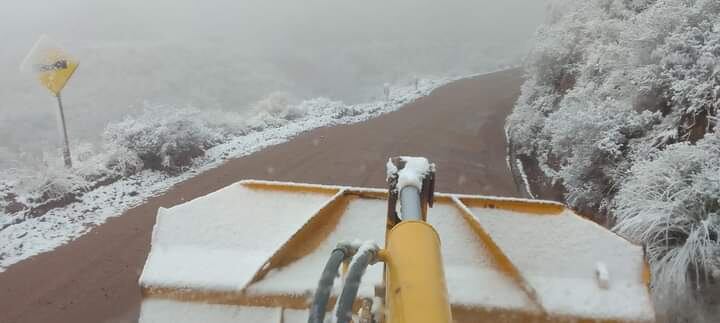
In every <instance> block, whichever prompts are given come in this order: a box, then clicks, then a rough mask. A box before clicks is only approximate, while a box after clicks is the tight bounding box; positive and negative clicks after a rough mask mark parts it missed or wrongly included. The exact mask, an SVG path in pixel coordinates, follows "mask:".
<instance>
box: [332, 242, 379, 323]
mask: <svg viewBox="0 0 720 323" xmlns="http://www.w3.org/2000/svg"><path fill="white" fill-rule="evenodd" d="M376 252H377V251H376V250H374V249H370V248H368V249H364V250H361V251H358V253H356V254H355V257H353V261H352V264H350V270H349V271H348V274H347V277H346V278H345V286H343V290H342V293H340V298H339V299H338V303H337V306H336V310H335V318H336V322H337V323H348V322H350V320H351V319H352V306H353V304H354V303H355V298H356V297H357V293H358V289H359V288H360V281H361V280H362V276H363V274H365V269H367V267H368V266H369V265H370V262H371V261H373V259H374V258H375V253H376Z"/></svg>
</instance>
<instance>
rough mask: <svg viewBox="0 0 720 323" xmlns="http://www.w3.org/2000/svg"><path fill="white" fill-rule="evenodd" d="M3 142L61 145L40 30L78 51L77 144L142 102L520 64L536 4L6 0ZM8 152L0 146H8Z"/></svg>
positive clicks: (210, 99) (234, 104) (310, 92)
mask: <svg viewBox="0 0 720 323" xmlns="http://www.w3.org/2000/svg"><path fill="white" fill-rule="evenodd" d="M0 5H1V6H0V40H2V45H0V149H4V150H6V151H8V150H9V151H12V152H15V153H16V152H18V151H20V150H24V151H38V150H40V149H54V148H55V147H57V145H58V138H57V129H56V121H55V111H56V105H55V101H54V98H53V97H52V96H51V95H50V94H49V92H47V90H45V89H43V88H41V87H40V85H39V84H38V83H37V81H36V80H35V79H34V78H33V77H32V76H31V75H24V74H21V73H20V72H19V69H18V66H19V65H20V63H21V61H22V60H23V58H24V56H25V55H26V54H27V52H28V51H29V50H30V48H31V47H32V45H33V43H34V42H35V41H36V40H37V39H38V38H39V37H40V35H41V34H47V35H48V36H49V37H51V38H52V39H53V40H54V41H56V42H58V43H59V44H61V46H62V47H63V48H64V49H66V50H67V51H68V52H70V53H71V54H72V55H74V56H75V57H76V58H78V59H79V60H80V68H79V69H78V70H77V72H76V74H75V76H74V78H73V79H72V80H71V81H70V82H69V84H68V86H67V87H66V89H65V90H64V92H63V101H64V103H65V106H66V117H67V121H68V129H69V134H70V137H71V140H73V141H75V142H77V141H89V142H96V141H97V138H98V136H99V134H100V133H101V132H102V129H103V128H104V127H105V125H106V124H107V123H108V122H112V121H116V120H119V119H121V118H122V117H123V116H124V115H128V114H131V113H137V112H138V110H139V109H141V108H142V107H143V104H144V103H145V102H151V103H153V104H166V105H172V106H195V107H198V108H201V109H223V110H231V111H239V112H243V111H249V107H250V106H251V105H252V104H253V102H256V101H258V100H260V99H262V98H263V97H266V96H267V95H268V94H270V93H272V92H276V91H282V92H287V93H289V94H290V95H291V97H292V98H293V99H295V100H302V99H308V98H313V97H318V96H326V97H330V98H333V99H338V100H344V101H346V102H350V103H353V102H364V101H368V100H373V99H374V98H375V97H379V96H380V95H381V93H382V84H383V83H386V82H388V83H391V84H402V83H403V82H409V80H410V79H411V78H413V77H441V76H451V75H466V74H470V73H478V72H484V71H489V70H494V69H497V68H498V67H500V66H505V65H509V64H517V63H518V62H519V61H520V60H521V59H522V58H523V56H524V55H525V52H526V51H527V49H528V48H529V47H530V45H531V43H530V42H531V39H532V36H533V33H534V31H535V29H536V28H537V26H538V25H539V24H540V23H541V22H542V21H543V19H544V18H543V16H544V9H545V3H544V1H539V0H463V1H439V0H436V1H427V0H391V1H387V0H384V1H381V0H364V1H347V0H302V1H298V0H274V1H267V0H265V1H263V0H234V1H228V0H215V1H199V0H197V1H190V0H172V1H170V0H156V1H141V0H124V1H108V0H23V1H10V0H0ZM1 155H2V154H0V156H1Z"/></svg>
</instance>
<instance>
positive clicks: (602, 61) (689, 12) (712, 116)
mask: <svg viewBox="0 0 720 323" xmlns="http://www.w3.org/2000/svg"><path fill="white" fill-rule="evenodd" d="M549 10H550V12H549V15H548V17H549V18H548V21H547V22H546V24H545V25H544V26H542V27H541V28H540V29H539V30H538V33H537V40H536V45H535V47H534V49H533V50H532V51H531V53H530V54H529V56H528V58H527V60H526V72H527V79H526V82H525V84H523V87H522V92H521V95H520V97H519V99H518V102H517V103H516V106H515V110H514V111H513V114H512V115H511V116H510V117H509V118H508V120H507V129H508V134H509V142H510V143H511V149H512V152H513V153H514V154H516V155H517V156H519V157H520V158H521V159H522V160H531V161H535V162H537V168H539V172H540V173H541V174H544V175H545V180H546V181H547V182H551V183H560V184H562V186H563V189H564V191H565V192H566V194H565V199H566V202H567V203H568V204H569V205H570V206H572V207H573V208H575V209H576V210H579V211H581V212H582V213H583V214H600V215H602V216H599V217H597V218H596V219H602V218H604V217H605V216H609V217H610V219H612V220H616V221H617V223H616V224H617V227H616V228H617V230H618V232H620V233H622V234H624V235H627V237H628V238H631V239H633V240H634V241H637V242H638V243H642V244H645V245H647V246H648V248H654V249H652V250H651V252H650V261H651V265H652V266H653V269H654V272H655V273H656V276H655V278H654V282H653V286H654V291H655V292H656V295H660V294H666V295H670V296H677V297H675V299H674V301H669V302H664V304H671V303H673V304H676V305H677V304H686V305H687V304H690V303H693V302H694V301H696V300H699V301H700V302H698V304H700V305H701V307H703V306H704V308H705V309H707V308H710V307H711V305H710V304H712V303H710V302H709V301H708V300H707V298H705V299H700V298H697V297H694V296H693V297H690V296H688V295H689V294H687V293H684V292H679V290H680V288H678V286H676V285H672V284H670V282H671V281H672V280H673V279H674V280H676V281H677V280H681V281H683V282H685V281H686V280H684V279H683V277H684V278H685V279H688V281H695V282H696V283H699V284H695V286H696V287H697V286H698V285H699V286H702V288H709V282H710V281H711V280H707V279H700V277H701V276H702V277H703V278H704V277H713V276H712V274H710V276H707V275H706V274H708V273H711V271H708V270H709V269H708V268H714V267H712V266H716V264H714V262H713V261H716V260H712V259H717V258H712V257H706V256H707V255H708V254H703V256H702V257H701V256H700V254H698V252H706V251H708V250H709V249H707V248H710V247H708V246H711V245H715V244H717V238H716V237H715V236H714V235H710V234H706V235H697V234H700V233H702V232H704V231H702V230H704V229H702V230H700V227H697V228H696V227H695V225H702V226H706V225H710V223H715V222H712V221H705V222H703V221H700V220H697V221H696V222H687V217H688V216H689V215H690V214H694V215H693V216H695V215H697V214H700V213H701V212H706V211H707V210H709V209H712V208H710V207H709V206H711V205H712V203H717V202H712V201H713V198H715V201H717V195H713V194H716V193H713V191H711V190H712V189H713V187H712V185H711V184H710V182H709V181H711V179H709V178H710V177H708V178H706V179H703V180H700V179H697V178H696V177H694V176H696V173H695V171H691V170H690V169H697V172H701V170H702V172H703V174H705V175H707V176H709V175H710V173H711V172H712V169H715V170H716V171H717V168H712V167H716V166H712V167H711V166H710V165H711V164H712V162H713V161H711V160H710V159H715V162H717V160H718V157H717V156H716V155H713V153H711V152H710V151H713V150H712V149H714V148H713V147H717V146H718V144H719V143H718V140H717V139H715V137H714V136H715V135H708V134H712V133H714V132H716V128H717V123H718V114H717V113H718V107H720V1H717V0H575V1H570V0H553V1H551V3H550V6H549ZM705 136H708V139H707V140H703V138H704V137H705ZM710 137H712V138H710ZM695 143H697V145H696V146H695V145H694V144H695ZM701 150H704V152H700V151H701ZM684 153H687V154H692V156H689V155H688V156H685V158H686V160H685V161H684V162H683V161H682V160H683V159H682V157H683V154H684ZM677 163H685V164H683V165H675V164H677ZM692 163H699V164H703V163H705V164H703V165H705V166H702V167H700V166H697V167H696V166H692V165H691V164H692ZM699 164H698V165H699ZM685 167H687V169H688V170H687V172H685V173H683V171H682V170H683V169H686V168H685ZM693 167H695V168H693ZM653 168H657V169H653ZM669 174H672V176H674V177H672V178H674V179H675V180H676V181H678V182H677V183H676V184H672V185H674V186H672V187H666V188H660V187H661V184H657V185H656V186H655V187H654V188H643V187H642V186H643V184H640V183H641V182H642V181H643V180H647V181H650V179H641V178H640V177H645V176H656V177H658V178H660V177H662V176H665V175H667V176H670V175H669ZM683 176H687V177H686V178H683ZM645 184H647V183H645ZM667 185H670V184H667ZM678 185H679V186H678ZM683 185H684V186H683ZM680 186H683V187H686V188H685V189H682V192H684V193H678V194H685V193H687V194H690V193H689V192H690V191H693V190H700V189H701V188H702V189H703V190H706V191H704V192H700V193H697V192H696V193H697V194H700V195H702V194H705V195H703V197H701V196H700V195H697V196H692V197H691V196H690V195H687V196H680V195H678V196H673V197H672V199H673V201H675V202H677V203H678V204H682V205H683V207H684V208H686V209H683V210H681V209H678V207H677V206H676V205H674V204H672V203H668V202H667V201H665V200H664V199H666V198H668V197H667V196H665V195H663V194H669V193H668V192H674V189H680ZM641 188H642V190H641ZM535 193H540V196H542V192H535ZM637 194H640V196H643V195H642V194H646V195H644V197H643V198H644V199H645V200H644V202H642V203H638V204H637V205H634V204H633V203H632V202H633V199H635V198H640V197H639V196H638V195H637ZM713 196H714V197H713ZM700 201H705V202H702V203H701V202H700ZM703 203H705V204H703ZM708 203H710V204H708ZM646 208H647V209H646ZM659 209H662V212H660V211H659ZM643 210H645V211H643ZM633 212H634V213H633ZM638 214H640V216H638ZM708 214H709V213H708ZM711 218H714V216H709V218H708V219H711ZM713 221H714V220H713ZM608 222H612V221H608ZM666 223H682V225H681V226H679V227H682V230H680V231H682V232H683V234H685V235H686V236H685V238H682V239H684V240H682V239H681V238H679V236H678V233H677V232H670V231H667V230H666V231H661V230H663V229H662V228H661V227H662V225H663V224H666ZM713 225H714V224H713ZM643 230H648V231H643ZM673 230H674V229H673ZM694 230H695V231H694ZM697 230H700V231H697ZM712 230H714V229H712ZM659 232H665V233H668V234H660V233H659ZM708 232H710V231H708ZM693 234H696V235H697V236H693ZM693 237H694V238H693ZM696 238H697V239H699V240H694V239H696ZM678 239H681V240H682V241H683V243H679V241H680V240H678ZM698 241H701V242H698ZM686 243H687V244H686ZM661 245H663V246H664V247H660V246H661ZM706 247H707V248H706ZM715 257H717V255H715ZM699 273H702V274H703V275H699ZM670 277H673V278H672V279H671V278H670ZM713 279H717V278H713ZM670 296H667V297H666V299H669V298H672V297H670ZM668 297H669V298H668ZM668 309H669V310H671V311H675V312H673V313H671V315H675V314H677V313H678V312H677V311H678V309H677V308H668ZM679 311H682V310H679ZM701 312H704V311H701Z"/></svg>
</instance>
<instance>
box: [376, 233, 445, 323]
mask: <svg viewBox="0 0 720 323" xmlns="http://www.w3.org/2000/svg"><path fill="white" fill-rule="evenodd" d="M386 254H387V258H386V259H385V264H386V271H385V275H386V277H385V280H386V284H387V286H386V295H385V299H386V305H387V309H388V312H387V313H388V317H387V319H388V320H387V322H389V323H450V322H452V315H451V313H450V303H449V301H448V294H447V287H446V284H445V273H444V271H443V263H442V256H441V254H440V238H439V237H438V234H437V232H436V231H435V229H434V228H433V227H432V226H431V225H429V224H427V223H425V222H422V221H403V222H401V223H399V224H398V225H396V226H395V227H393V229H392V230H391V231H390V232H389V233H388V236H387V240H386Z"/></svg>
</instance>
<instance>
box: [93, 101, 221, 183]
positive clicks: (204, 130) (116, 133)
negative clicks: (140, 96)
mask: <svg viewBox="0 0 720 323" xmlns="http://www.w3.org/2000/svg"><path fill="white" fill-rule="evenodd" d="M225 135H226V133H225V131H224V129H218V128H217V127H213V126H212V124H211V122H209V121H208V120H207V118H206V117H205V115H204V114H203V113H201V111H200V110H197V109H191V108H185V109H174V108H168V107H147V108H146V109H145V110H144V112H143V113H142V114H140V115H138V116H135V117H128V118H125V120H123V121H121V122H118V123H115V124H110V125H109V126H108V127H107V128H106V129H105V132H104V133H103V140H104V145H105V146H106V147H107V148H108V149H109V150H111V151H112V152H113V155H114V157H113V158H111V159H110V160H108V163H109V166H110V167H113V168H116V169H118V170H121V171H123V172H127V171H128V170H132V169H136V168H137V166H138V161H137V159H139V160H140V161H142V164H143V167H142V168H146V169H153V170H164V171H168V172H178V171H181V170H182V169H183V168H184V167H187V166H189V165H190V164H191V163H192V160H193V158H195V157H198V156H202V155H203V154H204V152H205V151H206V150H207V149H208V148H210V147H212V146H214V145H216V144H218V143H220V142H222V141H223V139H225Z"/></svg>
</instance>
